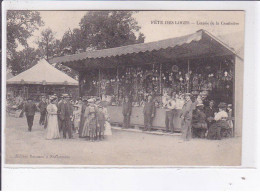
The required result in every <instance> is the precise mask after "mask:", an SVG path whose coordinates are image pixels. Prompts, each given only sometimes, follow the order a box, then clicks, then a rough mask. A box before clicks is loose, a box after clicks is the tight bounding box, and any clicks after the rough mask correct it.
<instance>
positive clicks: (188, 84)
mask: <svg viewBox="0 0 260 194" xmlns="http://www.w3.org/2000/svg"><path fill="white" fill-rule="evenodd" d="M189 73H190V60H189V59H188V76H189ZM189 86H190V80H188V83H187V92H190V91H189V88H190V87H189Z"/></svg>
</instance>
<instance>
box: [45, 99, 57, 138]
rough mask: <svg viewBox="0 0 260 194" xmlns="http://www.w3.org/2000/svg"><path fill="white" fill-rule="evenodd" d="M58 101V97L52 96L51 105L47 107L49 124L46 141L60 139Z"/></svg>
mask: <svg viewBox="0 0 260 194" xmlns="http://www.w3.org/2000/svg"><path fill="white" fill-rule="evenodd" d="M56 100H57V97H56V96H52V97H51V98H50V104H49V105H48V106H47V113H48V119H47V121H48V122H47V127H46V128H47V134H46V139H57V138H60V133H59V126H58V117H57V111H58V108H57V106H56Z"/></svg>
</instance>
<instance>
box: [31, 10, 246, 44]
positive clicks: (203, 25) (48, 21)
mask: <svg viewBox="0 0 260 194" xmlns="http://www.w3.org/2000/svg"><path fill="white" fill-rule="evenodd" d="M40 14H41V17H42V20H43V21H44V23H45V25H44V26H43V27H41V28H40V29H39V30H37V31H35V32H34V36H33V37H31V38H30V40H29V44H30V45H31V46H35V44H34V43H33V42H34V41H35V40H36V39H37V38H38V37H39V35H40V32H41V31H42V30H44V29H46V28H51V29H52V30H53V31H54V32H55V37H56V38H57V39H61V38H62V36H63V34H64V32H65V31H67V30H68V29H73V28H76V27H79V22H80V20H81V18H82V17H83V16H84V15H85V14H86V11H40ZM133 17H134V18H135V19H136V20H137V22H138V25H139V26H140V27H141V32H142V33H143V34H144V35H145V42H151V41H157V40H162V39H167V38H172V37H178V36H183V35H187V34H191V33H195V32H196V31H197V30H199V29H205V30H207V31H209V32H211V33H212V34H213V35H215V36H223V35H225V34H227V35H228V34H239V35H240V37H238V36H236V37H232V36H229V37H231V38H233V39H236V40H239V41H240V42H241V41H243V31H244V12H243V11H140V12H138V13H136V14H135V15H134V16H133ZM158 21H159V22H158ZM183 21H184V24H180V22H183ZM217 22H218V23H219V25H216V23H217ZM221 22H222V23H221ZM228 22H230V23H231V24H233V25H226V24H227V23H228ZM213 24H214V25H213ZM234 24H235V25H234Z"/></svg>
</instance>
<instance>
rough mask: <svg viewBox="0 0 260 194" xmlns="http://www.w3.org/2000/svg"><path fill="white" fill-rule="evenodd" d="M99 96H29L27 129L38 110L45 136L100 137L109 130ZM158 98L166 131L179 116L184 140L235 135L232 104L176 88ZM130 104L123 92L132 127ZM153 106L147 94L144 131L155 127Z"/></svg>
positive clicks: (124, 123) (127, 123)
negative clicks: (73, 97) (72, 97)
mask: <svg viewBox="0 0 260 194" xmlns="http://www.w3.org/2000/svg"><path fill="white" fill-rule="evenodd" d="M102 100H103V99H102ZM102 100H101V98H98V97H83V98H78V99H77V100H74V101H73V100H72V99H71V97H70V96H69V95H68V94H63V95H62V96H61V97H60V98H59V99H58V97H57V96H56V95H52V96H50V97H49V98H47V97H46V96H42V98H41V101H40V102H39V103H38V104H35V103H34V102H33V99H32V98H28V99H27V101H25V102H24V104H23V108H22V114H25V116H26V118H27V123H28V131H32V126H33V121H34V115H35V113H36V111H39V112H40V119H39V125H41V126H44V128H45V129H47V133H46V138H47V139H57V138H61V137H63V138H67V137H68V138H73V135H74V134H78V136H79V138H85V139H87V140H89V141H97V140H103V139H104V136H105V135H112V132H111V125H110V118H109V115H108V110H107V104H108V103H107V102H106V101H102ZM161 101H162V106H163V108H164V109H165V129H164V130H163V131H165V132H172V133H173V132H175V123H174V117H179V118H180V120H181V132H182V136H183V139H185V140H189V139H191V138H208V139H222V138H223V137H231V136H233V135H234V126H233V120H234V119H233V110H232V104H226V103H224V102H220V103H219V104H218V106H216V104H215V102H214V101H213V100H209V99H208V98H207V96H204V95H201V94H198V95H194V94H190V93H186V94H183V93H175V92H172V93H170V94H168V93H167V92H166V93H164V95H163V97H162V100H161ZM132 107H133V103H132V101H131V97H130V96H126V97H125V98H124V100H123V103H122V114H123V121H122V127H123V128H130V127H131V113H132ZM156 109H157V107H156V98H154V96H153V95H148V96H147V100H146V102H145V103H144V104H143V115H144V125H143V130H144V131H151V130H154V128H153V119H154V117H155V115H156ZM162 119H163V118H162Z"/></svg>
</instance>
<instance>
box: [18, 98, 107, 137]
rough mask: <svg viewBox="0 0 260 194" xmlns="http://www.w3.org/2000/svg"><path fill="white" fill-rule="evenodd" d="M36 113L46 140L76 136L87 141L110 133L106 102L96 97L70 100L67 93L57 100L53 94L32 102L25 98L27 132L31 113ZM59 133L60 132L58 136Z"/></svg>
mask: <svg viewBox="0 0 260 194" xmlns="http://www.w3.org/2000/svg"><path fill="white" fill-rule="evenodd" d="M36 111H39V112H40V120H39V125H41V126H44V128H45V129H46V130H47V132H46V139H58V138H61V136H62V137H63V138H65V139H66V138H67V137H68V138H69V139H71V138H73V134H78V135H79V137H80V138H85V139H86V140H89V141H101V140H103V139H104V138H105V136H109V135H112V132H111V125H110V123H109V115H108V112H107V108H106V103H104V102H101V100H100V99H98V98H86V97H84V98H82V99H81V98H78V99H77V100H76V101H72V100H71V97H70V96H69V95H68V94H63V95H62V96H61V97H60V100H58V97H57V96H56V95H52V96H50V97H49V98H48V99H47V98H46V96H42V99H41V102H40V103H39V104H37V105H36V104H35V103H34V102H33V99H32V98H28V100H27V102H26V103H25V104H24V107H23V112H24V113H25V115H26V118H27V123H28V131H29V132H31V131H32V126H33V121H34V115H35V113H36ZM61 134H62V135H61Z"/></svg>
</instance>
